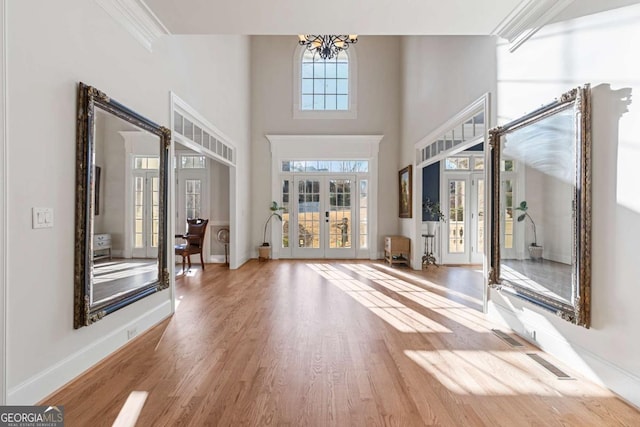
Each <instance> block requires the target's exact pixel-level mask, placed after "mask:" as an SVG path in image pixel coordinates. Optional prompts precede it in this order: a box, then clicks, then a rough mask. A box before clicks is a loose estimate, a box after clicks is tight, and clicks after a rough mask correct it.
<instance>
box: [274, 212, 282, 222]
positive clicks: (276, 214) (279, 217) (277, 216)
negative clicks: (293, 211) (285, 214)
mask: <svg viewBox="0 0 640 427" xmlns="http://www.w3.org/2000/svg"><path fill="white" fill-rule="evenodd" d="M274 215H275V216H276V218H278V219H279V220H280V221H282V215H280V214H279V213H274Z"/></svg>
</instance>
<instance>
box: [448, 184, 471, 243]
mask: <svg viewBox="0 0 640 427" xmlns="http://www.w3.org/2000/svg"><path fill="white" fill-rule="evenodd" d="M466 184H467V182H466V179H450V180H449V193H448V197H449V200H448V203H447V205H448V206H449V224H448V230H449V233H448V235H449V238H448V242H447V243H448V245H447V252H448V253H450V254H460V253H464V251H465V245H466V236H465V234H464V233H465V216H466V215H465V214H466V212H465V207H466V199H465V193H466Z"/></svg>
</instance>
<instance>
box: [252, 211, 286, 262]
mask: <svg viewBox="0 0 640 427" xmlns="http://www.w3.org/2000/svg"><path fill="white" fill-rule="evenodd" d="M269 210H270V211H271V213H270V214H269V217H267V220H266V221H265V223H264V234H263V237H262V245H260V246H259V247H258V259H259V260H267V259H269V258H271V245H270V244H269V242H268V241H267V227H268V226H269V222H271V219H272V218H274V217H275V218H278V219H279V220H280V221H282V215H281V214H280V212H282V211H283V210H284V208H283V207H282V206H278V203H277V202H275V201H274V202H271V206H269Z"/></svg>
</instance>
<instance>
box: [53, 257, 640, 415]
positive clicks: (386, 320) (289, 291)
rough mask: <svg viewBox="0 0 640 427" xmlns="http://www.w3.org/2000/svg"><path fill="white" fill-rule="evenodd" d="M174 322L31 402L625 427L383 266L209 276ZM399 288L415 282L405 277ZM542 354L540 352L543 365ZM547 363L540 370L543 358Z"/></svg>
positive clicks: (609, 408) (593, 392) (257, 269)
mask: <svg viewBox="0 0 640 427" xmlns="http://www.w3.org/2000/svg"><path fill="white" fill-rule="evenodd" d="M194 270H195V271H196V274H195V276H193V277H188V276H187V277H182V278H179V279H178V282H177V296H178V299H179V301H180V304H179V306H178V309H177V312H176V314H175V315H174V316H173V317H172V318H171V319H168V320H166V321H164V322H163V323H162V324H160V325H159V326H157V327H155V328H154V329H152V330H151V331H150V332H148V333H146V334H144V335H142V336H140V337H138V338H137V339H136V340H134V341H133V342H131V343H130V344H129V345H127V346H126V347H125V348H124V349H123V350H121V351H119V352H117V353H116V354H115V355H113V356H111V357H110V358H109V359H107V360H106V361H105V362H103V363H101V364H100V365H98V366H97V367H95V368H93V369H92V370H91V371H90V372H88V373H87V374H85V375H84V376H82V377H81V378H79V379H77V380H76V381H74V382H72V383H71V384H69V385H67V386H66V387H65V388H63V389H62V390H60V391H59V392H57V393H55V394H54V395H52V396H50V397H49V398H47V399H45V401H43V402H42V403H43V404H48V405H64V407H65V421H66V425H67V426H101V425H111V423H113V420H115V419H116V417H117V415H118V412H119V411H120V408H121V407H122V405H123V404H124V403H125V401H126V400H127V398H128V396H129V395H130V393H132V392H134V391H139V392H147V393H148V397H147V399H146V403H145V404H144V407H143V409H142V411H141V413H140V417H139V419H138V424H137V425H138V426H163V425H167V426H175V425H193V426H202V425H221V426H228V425H233V426H235V425H251V426H263V425H278V426H383V425H384V426H424V425H442V426H483V425H487V426H529V425H531V426H533V425H535V426H549V425H562V426H609V425H611V426H614V425H619V426H622V425H624V426H633V425H636V426H637V425H640V412H638V411H637V410H636V409H634V408H632V407H630V406H628V405H627V404H625V403H624V402H622V401H621V400H619V399H617V398H615V397H614V396H612V394H611V393H610V392H608V391H606V390H604V389H602V388H601V387H599V386H596V385H594V384H592V383H590V382H588V381H585V380H583V379H580V378H579V377H578V376H577V375H575V373H574V372H572V371H571V369H570V368H568V367H566V366H562V365H558V366H559V367H560V368H561V369H563V370H564V371H565V372H568V373H570V374H572V375H574V376H576V378H577V379H575V380H569V381H567V380H564V381H560V380H557V379H556V378H555V377H554V376H553V375H551V374H550V373H548V372H547V371H546V370H544V369H543V368H542V367H540V366H539V365H537V364H536V363H535V362H533V361H532V360H531V358H530V357H528V356H527V355H526V353H527V352H529V353H530V352H538V350H536V349H535V348H532V347H530V346H527V345H525V347H524V348H522V349H518V348H516V349H514V348H512V347H510V346H509V345H508V344H506V343H505V342H504V341H502V340H501V339H499V338H498V337H496V336H495V335H494V334H492V333H491V331H490V329H491V328H492V327H494V325H491V324H489V323H488V322H487V321H486V320H485V319H484V317H483V315H482V314H481V313H479V312H478V311H477V310H475V309H473V308H469V307H467V306H465V305H463V304H461V303H459V302H456V301H453V300H451V299H448V298H446V297H445V296H443V295H444V294H445V291H444V290H442V289H439V285H437V284H430V282H429V281H428V280H427V279H425V278H424V277H421V276H413V275H412V274H410V273H411V272H410V270H408V269H399V268H394V269H388V268H385V267H384V265H383V264H382V263H370V262H342V261H328V262H323V261H269V262H266V263H258V262H257V261H251V262H249V263H248V264H247V265H245V266H244V267H243V268H241V269H240V270H237V271H228V270H227V269H226V268H224V267H222V266H215V265H211V266H209V265H207V270H206V271H205V272H202V271H200V270H199V269H194ZM412 277H413V278H414V279H412ZM540 353H541V352H540ZM541 354H542V355H543V357H544V358H546V359H547V360H549V361H553V362H555V361H554V360H553V358H552V357H551V356H549V355H546V354H544V353H541Z"/></svg>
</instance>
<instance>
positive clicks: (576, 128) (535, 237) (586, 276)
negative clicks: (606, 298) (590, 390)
mask: <svg viewBox="0 0 640 427" xmlns="http://www.w3.org/2000/svg"><path fill="white" fill-rule="evenodd" d="M590 103H591V98H590V88H589V85H585V86H582V87H578V88H575V89H573V90H571V91H569V92H567V93H565V94H563V95H562V96H561V97H560V98H559V99H557V100H556V101H554V102H552V103H550V104H548V105H545V106H543V107H541V108H539V109H537V110H536V111H533V112H532V113H529V114H527V115H525V116H523V117H521V118H519V119H516V120H514V121H512V122H510V123H507V124H506V125H504V126H500V127H496V128H493V129H491V130H490V131H489V136H490V146H491V180H492V182H491V203H492V205H491V226H492V230H491V243H490V244H491V251H490V256H491V268H490V271H489V286H491V287H493V288H497V289H500V290H503V291H506V292H510V293H512V294H515V295H516V296H518V297H521V298H523V299H525V300H527V301H529V302H531V303H533V304H535V305H536V306H539V307H542V308H544V309H547V310H550V311H552V312H554V313H556V314H557V315H559V316H560V317H562V318H563V319H565V320H567V321H569V322H572V323H575V324H577V325H581V326H584V327H587V328H588V327H589V323H590V303H591V301H590V300H591V256H590V255H591V105H590Z"/></svg>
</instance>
